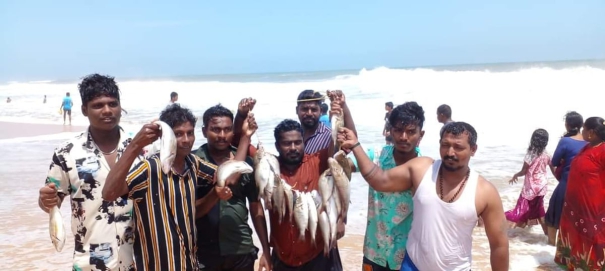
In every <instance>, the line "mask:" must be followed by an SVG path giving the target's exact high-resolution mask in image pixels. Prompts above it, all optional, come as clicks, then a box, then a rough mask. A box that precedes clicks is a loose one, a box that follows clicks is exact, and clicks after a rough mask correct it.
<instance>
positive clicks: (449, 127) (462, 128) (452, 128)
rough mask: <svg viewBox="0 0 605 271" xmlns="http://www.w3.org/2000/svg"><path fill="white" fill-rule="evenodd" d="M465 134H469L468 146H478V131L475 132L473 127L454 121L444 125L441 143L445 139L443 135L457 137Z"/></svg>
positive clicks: (440, 137) (440, 138)
mask: <svg viewBox="0 0 605 271" xmlns="http://www.w3.org/2000/svg"><path fill="white" fill-rule="evenodd" d="M464 132H466V133H467V134H468V144H469V145H470V146H471V147H475V146H477V131H475V128H474V127H473V126H472V125H470V124H468V123H466V122H462V121H452V122H450V123H447V124H446V125H444V126H443V128H442V129H441V134H440V136H439V141H441V140H442V139H443V135H445V134H452V135H455V136H457V135H461V134H463V133H464Z"/></svg>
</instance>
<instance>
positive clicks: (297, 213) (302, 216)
mask: <svg viewBox="0 0 605 271" xmlns="http://www.w3.org/2000/svg"><path fill="white" fill-rule="evenodd" d="M294 193H296V204H295V205H294V223H296V227H298V230H299V237H300V239H301V240H303V239H304V238H305V230H307V225H308V224H309V205H308V204H307V202H306V197H305V196H304V195H303V194H302V193H301V192H298V191H296V190H295V192H294Z"/></svg>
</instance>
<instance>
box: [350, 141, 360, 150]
mask: <svg viewBox="0 0 605 271" xmlns="http://www.w3.org/2000/svg"><path fill="white" fill-rule="evenodd" d="M359 145H361V143H359V142H357V143H355V145H353V146H351V150H352V149H355V148H356V147H359Z"/></svg>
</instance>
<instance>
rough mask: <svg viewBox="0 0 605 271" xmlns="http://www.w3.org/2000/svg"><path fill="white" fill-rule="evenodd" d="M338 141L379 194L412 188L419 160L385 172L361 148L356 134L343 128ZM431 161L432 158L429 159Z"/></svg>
mask: <svg viewBox="0 0 605 271" xmlns="http://www.w3.org/2000/svg"><path fill="white" fill-rule="evenodd" d="M338 141H340V144H341V146H342V148H343V149H350V150H352V151H353V155H355V159H357V166H358V170H359V172H360V173H361V175H362V176H363V178H364V179H365V180H366V182H368V184H369V185H370V186H371V187H372V188H373V189H374V190H376V191H379V192H400V191H405V190H408V189H410V188H411V187H412V167H414V166H415V164H417V162H416V161H414V160H417V159H413V160H411V161H409V162H408V163H405V164H403V165H400V166H397V167H395V168H392V169H390V170H386V171H383V170H382V169H380V167H379V166H378V165H376V164H374V163H373V162H372V161H371V160H370V158H369V157H368V155H367V154H366V152H365V151H364V150H363V148H362V147H361V146H360V143H359V141H358V140H357V137H356V136H355V133H354V132H353V131H351V130H350V129H347V128H342V130H341V131H340V133H339V134H338ZM428 159H430V158H428Z"/></svg>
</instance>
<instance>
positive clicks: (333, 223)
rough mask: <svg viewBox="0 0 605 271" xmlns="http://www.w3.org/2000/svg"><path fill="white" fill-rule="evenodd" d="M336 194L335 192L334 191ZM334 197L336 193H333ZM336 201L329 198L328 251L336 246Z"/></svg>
mask: <svg viewBox="0 0 605 271" xmlns="http://www.w3.org/2000/svg"><path fill="white" fill-rule="evenodd" d="M335 192H336V191H335ZM334 194H335V195H336V193H334ZM336 200H337V199H335V198H334V197H330V200H329V202H328V207H329V208H328V212H327V214H328V221H329V222H330V249H331V248H333V247H334V246H335V245H336V233H337V230H338V228H337V227H338V211H337V210H336Z"/></svg>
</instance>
